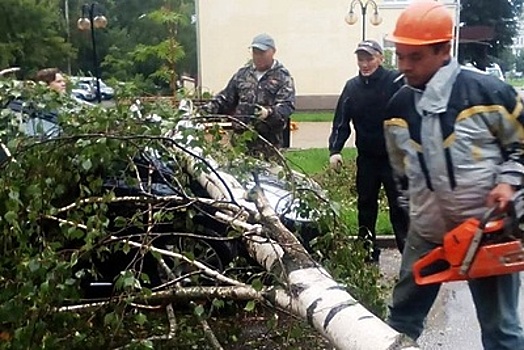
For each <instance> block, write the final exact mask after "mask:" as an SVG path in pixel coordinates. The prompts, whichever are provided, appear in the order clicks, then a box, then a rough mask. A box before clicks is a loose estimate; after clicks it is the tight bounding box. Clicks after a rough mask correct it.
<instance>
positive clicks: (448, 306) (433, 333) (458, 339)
mask: <svg viewBox="0 0 524 350" xmlns="http://www.w3.org/2000/svg"><path fill="white" fill-rule="evenodd" d="M399 266H400V254H399V253H398V252H397V251H396V250H393V249H384V250H383V251H382V254H381V255H380V269H381V271H382V273H383V275H384V276H385V278H387V279H390V280H393V279H394V278H395V276H396V274H397V271H398V268H399ZM521 280H522V282H523V285H524V275H523V274H522V273H521ZM519 312H520V317H521V321H524V288H521V290H520V305H519ZM418 343H419V345H420V347H421V349H424V350H482V345H481V342H480V328H479V325H478V322H477V318H476V316H475V307H474V305H473V300H472V299H471V294H470V292H469V288H468V286H467V284H466V282H452V283H446V284H444V285H443V286H442V288H441V290H440V293H439V296H438V298H437V300H436V301H435V304H434V305H433V308H432V309H431V311H430V314H429V316H428V319H427V323H426V328H425V331H424V333H423V334H422V336H421V337H420V338H419V340H418ZM515 350H518V349H515Z"/></svg>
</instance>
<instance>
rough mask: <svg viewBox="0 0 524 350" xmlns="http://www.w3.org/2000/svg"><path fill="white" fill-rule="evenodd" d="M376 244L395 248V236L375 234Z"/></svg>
mask: <svg viewBox="0 0 524 350" xmlns="http://www.w3.org/2000/svg"><path fill="white" fill-rule="evenodd" d="M377 246H378V247H379V248H394V249H396V248H397V241H396V240H395V236H393V235H391V236H377Z"/></svg>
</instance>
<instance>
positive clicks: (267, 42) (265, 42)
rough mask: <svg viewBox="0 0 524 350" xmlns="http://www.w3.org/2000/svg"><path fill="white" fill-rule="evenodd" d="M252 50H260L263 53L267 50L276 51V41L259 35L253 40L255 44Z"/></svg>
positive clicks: (267, 36) (252, 45) (265, 35)
mask: <svg viewBox="0 0 524 350" xmlns="http://www.w3.org/2000/svg"><path fill="white" fill-rule="evenodd" d="M250 47H251V48H255V49H259V50H262V51H266V50H267V49H270V48H271V49H274V48H275V40H273V38H272V37H270V36H269V35H267V34H266V33H264V34H258V35H257V36H256V37H254V38H253V42H252V43H251V46H250Z"/></svg>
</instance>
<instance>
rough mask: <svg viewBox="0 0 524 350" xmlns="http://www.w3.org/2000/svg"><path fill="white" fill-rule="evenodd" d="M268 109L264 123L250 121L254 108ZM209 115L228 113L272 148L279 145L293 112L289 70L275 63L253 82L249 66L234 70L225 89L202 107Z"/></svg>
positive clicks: (291, 83) (291, 79)
mask: <svg viewBox="0 0 524 350" xmlns="http://www.w3.org/2000/svg"><path fill="white" fill-rule="evenodd" d="M257 104H258V105H260V106H263V107H266V108H268V109H269V115H268V117H267V118H266V119H265V120H258V119H255V118H253V115H254V109H255V105H257ZM205 109H206V111H207V112H209V113H220V114H231V115H235V116H237V117H238V118H239V119H240V120H242V121H243V122H245V123H246V124H252V125H254V127H255V129H256V130H257V131H258V133H259V134H260V135H262V136H263V137H264V138H266V139H267V140H268V141H270V142H271V143H272V144H273V145H275V146H276V147H281V146H282V132H283V130H284V128H285V126H286V125H287V120H288V119H289V116H290V115H291V114H292V113H293V111H294V110H295V85H294V82H293V78H292V77H291V75H290V74H289V71H288V70H287V69H286V68H285V67H284V66H283V65H282V64H281V63H280V62H278V61H275V64H274V65H273V67H272V68H270V69H269V70H268V71H267V72H266V73H265V74H264V75H263V76H262V77H261V78H260V80H257V77H256V75H255V68H254V67H253V65H252V64H249V65H247V66H244V67H242V68H240V69H239V70H238V72H237V73H236V74H235V75H233V77H232V78H231V79H230V80H229V82H228V84H227V86H226V88H225V89H224V90H222V91H221V92H220V93H218V94H217V95H216V96H215V97H214V98H213V99H212V100H211V101H210V102H209V103H208V104H207V105H206V106H205Z"/></svg>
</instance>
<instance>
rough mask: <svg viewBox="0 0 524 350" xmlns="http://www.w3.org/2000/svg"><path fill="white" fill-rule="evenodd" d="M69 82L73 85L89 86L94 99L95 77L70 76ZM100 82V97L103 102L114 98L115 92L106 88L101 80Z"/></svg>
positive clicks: (95, 91) (108, 87)
mask: <svg viewBox="0 0 524 350" xmlns="http://www.w3.org/2000/svg"><path fill="white" fill-rule="evenodd" d="M70 79H71V81H72V82H73V83H82V84H88V85H89V86H91V89H92V90H93V92H94V94H95V98H96V94H97V84H96V78H95V77H77V76H72V77H70ZM99 82H100V97H101V98H102V99H103V100H110V99H112V98H113V97H114V96H115V90H114V89H113V88H112V87H110V86H108V85H107V84H106V83H105V82H104V81H103V80H102V79H99Z"/></svg>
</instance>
